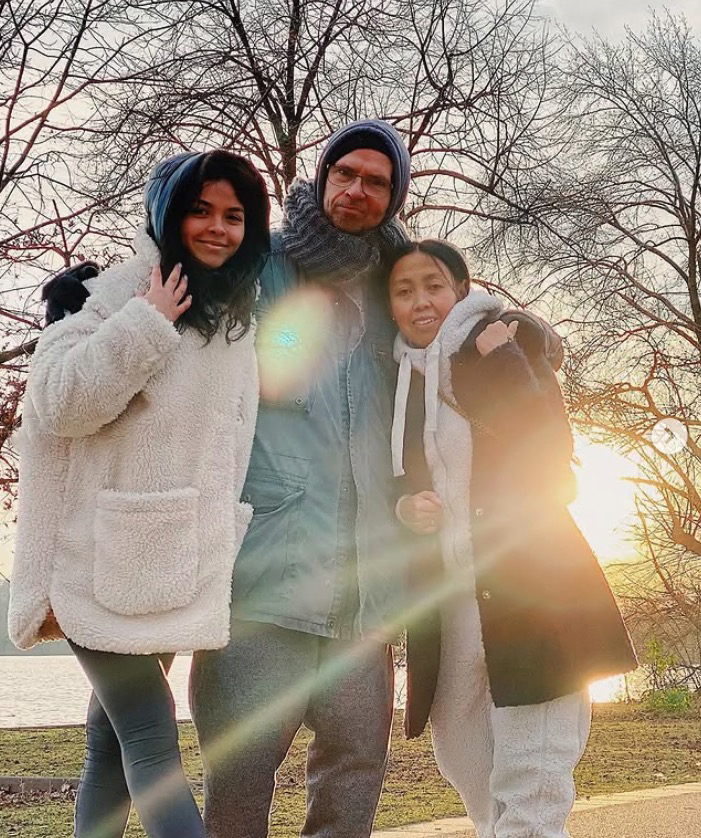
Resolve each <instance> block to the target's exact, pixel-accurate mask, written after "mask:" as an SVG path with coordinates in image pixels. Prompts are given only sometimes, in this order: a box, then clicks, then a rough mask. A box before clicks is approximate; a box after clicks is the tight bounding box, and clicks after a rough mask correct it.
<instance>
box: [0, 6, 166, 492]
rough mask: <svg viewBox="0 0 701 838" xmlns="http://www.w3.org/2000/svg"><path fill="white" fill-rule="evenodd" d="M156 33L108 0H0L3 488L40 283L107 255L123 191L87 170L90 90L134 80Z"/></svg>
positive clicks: (12, 462) (8, 487) (116, 235)
mask: <svg viewBox="0 0 701 838" xmlns="http://www.w3.org/2000/svg"><path fill="white" fill-rule="evenodd" d="M149 40H150V36H149V33H148V32H147V31H146V30H145V28H144V27H143V25H142V24H141V23H140V22H139V21H138V20H136V19H134V16H133V12H132V10H131V9H130V7H129V5H128V4H126V3H123V2H113V0H109V2H108V0H86V2H77V0H43V1H41V2H40V0H0V90H2V93H0V388H1V389H0V492H4V493H6V494H5V496H6V497H11V496H12V492H13V489H14V486H15V484H16V480H17V475H16V458H15V455H14V453H13V452H12V451H10V450H9V449H8V448H7V446H6V442H7V438H8V436H9V434H10V432H11V431H12V430H13V429H14V427H15V426H16V424H17V421H18V409H19V404H20V401H21V396H22V391H23V381H24V375H25V373H26V362H27V357H26V347H27V344H29V346H31V342H32V338H33V337H34V336H35V335H36V333H37V331H38V329H39V325H40V322H39V313H38V299H37V294H36V290H37V286H38V285H39V284H40V283H41V281H42V279H43V278H44V277H45V276H46V273H47V271H52V270H56V268H57V267H60V266H61V265H65V264H68V263H69V262H71V260H75V258H76V256H77V255H78V254H80V253H81V251H82V252H84V251H85V249H86V248H88V249H90V251H91V253H92V255H95V256H98V257H99V258H100V259H102V260H103V261H107V259H108V258H109V257H110V253H111V245H112V243H113V242H115V241H117V242H119V241H120V240H124V239H123V236H121V235H120V229H119V225H118V224H117V223H116V220H118V216H115V214H114V212H111V213H110V214H109V221H108V220H107V218H108V215H107V213H108V211H110V210H112V209H113V208H114V207H115V206H116V205H117V202H118V201H119V200H120V199H122V198H123V197H124V192H125V191H128V189H129V188H130V187H126V189H121V190H119V192H117V193H110V192H109V191H108V190H106V189H105V188H104V187H103V186H102V185H100V184H99V182H98V183H96V181H95V179H94V178H91V177H90V174H91V172H90V171H89V161H88V158H87V156H86V155H85V143H86V141H87V140H88V139H89V138H90V136H91V133H92V132H93V130H94V123H95V112H94V100H93V99H91V97H90V93H91V90H93V89H95V88H98V87H108V86H110V85H112V84H115V83H116V82H117V81H123V80H125V79H126V78H136V77H137V76H138V69H139V66H137V65H135V64H134V62H133V60H131V59H130V60H126V58H125V56H126V55H127V53H129V52H130V51H134V52H136V51H137V49H138V51H140V53H141V56H142V64H143V63H144V62H145V63H146V64H147V65H148V66H149V67H152V62H151V61H150V60H149V50H148V43H149Z"/></svg>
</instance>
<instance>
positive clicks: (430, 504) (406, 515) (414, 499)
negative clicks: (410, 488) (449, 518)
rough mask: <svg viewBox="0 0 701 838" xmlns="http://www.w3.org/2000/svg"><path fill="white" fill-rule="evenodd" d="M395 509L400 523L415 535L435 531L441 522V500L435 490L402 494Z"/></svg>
mask: <svg viewBox="0 0 701 838" xmlns="http://www.w3.org/2000/svg"><path fill="white" fill-rule="evenodd" d="M395 511H396V513H397V518H399V520H400V521H401V522H402V524H404V526H405V527H407V528H408V529H410V530H411V531H412V532H414V533H416V534H417V535H429V534H431V533H434V532H437V531H438V530H439V529H440V527H441V524H442V523H443V502H442V501H441V499H440V498H439V497H438V495H437V494H436V493H435V492H428V491H425V492H417V493H416V494H415V495H404V496H403V497H401V498H399V500H398V501H397V506H396V510H395Z"/></svg>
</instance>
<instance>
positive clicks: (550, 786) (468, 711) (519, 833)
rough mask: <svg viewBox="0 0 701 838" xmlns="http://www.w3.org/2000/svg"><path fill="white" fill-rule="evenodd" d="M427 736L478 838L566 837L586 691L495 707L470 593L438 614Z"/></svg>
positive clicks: (587, 709)
mask: <svg viewBox="0 0 701 838" xmlns="http://www.w3.org/2000/svg"><path fill="white" fill-rule="evenodd" d="M442 616H443V632H442V637H441V641H442V642H441V666H440V672H439V676H438V686H437V689H436V696H435V699H434V702H433V707H432V708H431V733H432V736H433V748H434V751H435V755H436V762H437V763H438V767H439V769H440V772H441V774H443V776H444V777H445V778H446V780H448V782H449V783H450V784H451V785H452V786H453V787H454V788H455V789H456V790H457V791H458V793H459V794H460V797H462V799H463V802H464V803H465V808H466V809H467V811H468V814H469V815H470V817H471V818H472V820H473V821H474V824H475V828H476V830H477V834H478V835H479V838H569V832H568V831H567V827H566V825H565V824H566V822H567V817H568V815H569V814H570V811H571V809H572V805H573V804H574V799H575V788H574V780H573V778H572V774H573V772H574V769H575V766H576V765H577V763H578V762H579V759H580V757H581V756H582V753H583V751H584V748H585V747H586V744H587V737H588V736H589V726H590V722H591V702H590V699H589V692H588V690H583V691H582V692H577V693H572V694H571V695H566V696H563V697H562V698H557V699H554V700H553V701H545V702H543V703H542V704H529V705H525V706H523V707H495V706H494V704H493V702H492V696H491V693H490V691H489V681H488V677H487V666H486V662H485V658H484V648H483V646H482V631H481V626H480V618H479V609H478V607H477V601H476V599H475V597H474V595H473V594H466V595H465V596H464V597H463V598H462V599H460V600H457V601H456V602H454V603H451V605H450V606H446V607H445V608H444V609H443V615H442Z"/></svg>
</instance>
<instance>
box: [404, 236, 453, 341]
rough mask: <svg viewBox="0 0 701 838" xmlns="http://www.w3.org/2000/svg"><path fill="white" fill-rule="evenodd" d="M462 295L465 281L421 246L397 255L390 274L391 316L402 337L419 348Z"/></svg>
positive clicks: (431, 338)
mask: <svg viewBox="0 0 701 838" xmlns="http://www.w3.org/2000/svg"><path fill="white" fill-rule="evenodd" d="M464 296H465V287H464V284H463V283H458V282H456V280H455V279H454V278H453V276H452V274H451V273H450V271H449V270H448V267H447V266H446V265H445V264H444V263H443V262H441V260H440V259H437V258H435V257H433V256H429V255H428V254H427V253H422V252H421V251H420V250H416V251H414V252H413V253H409V254H407V255H406V256H403V257H402V258H401V259H399V260H398V261H397V262H396V263H395V264H394V267H393V268H392V272H391V273H390V276H389V303H390V308H391V310H392V317H393V318H394V320H395V321H396V323H397V326H398V328H399V331H400V332H401V333H402V335H404V338H405V339H406V340H407V341H408V342H409V343H410V344H412V346H418V347H420V348H422V349H424V348H425V347H427V346H428V345H429V344H430V343H431V341H432V340H433V339H434V338H435V337H436V335H437V334H438V330H439V329H440V327H441V324H442V323H443V321H444V320H445V318H446V317H447V316H448V312H449V311H450V310H451V309H452V308H453V306H454V305H455V303H457V301H458V300H460V299H462V298H463V297H464Z"/></svg>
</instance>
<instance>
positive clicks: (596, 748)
mask: <svg viewBox="0 0 701 838" xmlns="http://www.w3.org/2000/svg"><path fill="white" fill-rule="evenodd" d="M83 735H84V734H83V730H82V728H60V729H53V730H24V731H6V730H0V776H2V775H5V776H8V775H20V776H23V775H27V776H60V777H71V776H78V774H79V773H80V766H81V762H82V758H83V741H84V740H83ZM309 738H310V736H309V734H308V732H307V731H302V732H300V734H299V736H298V737H297V739H296V741H295V744H294V745H293V746H292V749H291V751H290V754H289V756H288V758H287V760H286V761H285V763H284V765H283V766H282V768H281V769H280V772H279V774H278V791H277V794H276V797H275V807H274V811H273V816H272V823H273V828H272V831H271V838H294V836H297V835H298V834H299V829H300V826H301V824H302V820H303V813H304V756H305V748H306V745H307V742H308V741H309ZM181 742H182V749H183V755H184V761H185V765H186V770H187V773H188V776H189V777H190V778H191V780H192V781H193V782H194V783H195V786H196V787H198V785H199V783H200V782H201V779H202V771H201V768H200V763H199V753H198V750H197V743H196V740H195V737H194V732H193V729H192V726H191V725H189V724H184V725H182V732H181ZM576 780H577V790H578V794H579V796H580V797H583V796H588V795H592V794H600V793H604V792H614V791H629V790H632V789H638V788H649V787H651V786H655V785H664V784H673V783H684V782H699V781H701V725H700V724H699V716H698V714H696V715H695V716H693V717H689V718H684V719H650V718H646V717H645V714H644V713H642V712H641V711H640V710H639V709H637V708H635V707H629V706H626V705H622V704H618V705H616V704H611V705H596V708H595V713H594V722H593V726H592V735H591V739H590V741H589V746H588V748H587V751H586V753H585V755H584V758H583V759H582V762H581V763H580V765H579V768H578V770H577V775H576ZM200 802H201V800H200ZM462 814H464V810H463V808H462V805H461V804H460V801H459V799H458V797H457V795H456V794H455V792H454V791H453V790H452V789H451V788H450V787H449V786H448V785H447V784H446V783H445V781H444V780H443V779H442V778H441V776H440V775H439V774H438V771H437V770H436V768H435V765H434V762H433V755H432V752H431V742H430V737H429V736H428V735H426V734H425V735H424V736H422V737H421V738H420V739H418V740H414V741H412V742H406V741H404V739H403V737H402V734H401V719H400V718H399V716H398V718H397V720H396V723H395V733H394V738H393V743H392V755H391V758H390V765H389V769H388V772H387V777H386V781H385V785H384V791H383V794H382V799H381V801H380V808H379V811H378V814H377V820H376V826H377V827H378V828H379V827H390V826H400V825H402V824H406V823H413V822H417V821H423V820H430V819H432V818H439V817H447V816H450V815H462ZM71 820H72V804H71V803H70V802H69V801H61V800H57V801H52V802H38V803H15V804H12V805H7V804H6V805H0V835H3V836H8V838H10V836H12V837H13V838H14V836H22V838H69V836H70V835H71V834H72V832H71ZM143 834H144V833H143V832H142V831H141V830H140V828H139V827H138V824H137V821H136V819H135V818H134V819H133V825H131V826H130V828H129V830H128V832H127V836H128V838H140V836H143Z"/></svg>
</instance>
